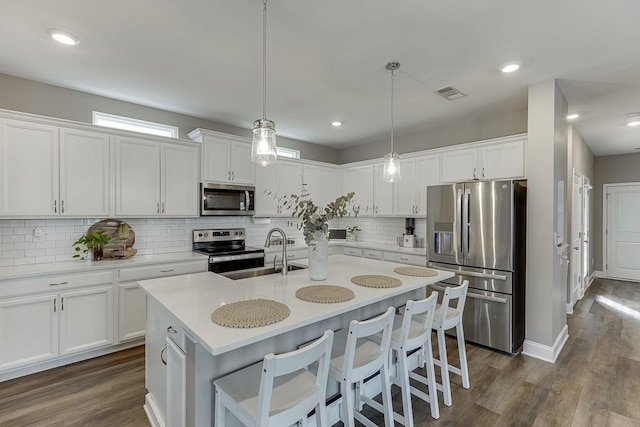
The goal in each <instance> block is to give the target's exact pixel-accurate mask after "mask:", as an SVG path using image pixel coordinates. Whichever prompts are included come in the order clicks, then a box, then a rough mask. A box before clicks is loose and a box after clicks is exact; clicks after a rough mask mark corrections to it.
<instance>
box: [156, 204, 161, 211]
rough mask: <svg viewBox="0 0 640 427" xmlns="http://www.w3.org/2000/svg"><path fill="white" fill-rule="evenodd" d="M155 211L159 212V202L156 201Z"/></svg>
mask: <svg viewBox="0 0 640 427" xmlns="http://www.w3.org/2000/svg"><path fill="white" fill-rule="evenodd" d="M156 211H157V212H158V213H160V202H158V203H156Z"/></svg>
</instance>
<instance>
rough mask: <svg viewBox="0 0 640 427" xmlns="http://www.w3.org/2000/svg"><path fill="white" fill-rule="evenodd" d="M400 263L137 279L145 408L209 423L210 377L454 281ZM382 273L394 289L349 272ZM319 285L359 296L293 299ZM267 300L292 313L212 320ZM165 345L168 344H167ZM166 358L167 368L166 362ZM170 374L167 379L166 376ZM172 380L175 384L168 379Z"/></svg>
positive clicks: (157, 417) (347, 260)
mask: <svg viewBox="0 0 640 427" xmlns="http://www.w3.org/2000/svg"><path fill="white" fill-rule="evenodd" d="M402 266H403V265H402V264H397V263H392V262H385V261H377V260H370V259H365V258H354V257H349V256H344V255H333V256H331V257H330V258H329V276H328V279H327V280H326V281H322V282H312V281H311V280H310V279H309V274H308V271H307V270H297V271H292V272H290V273H289V274H288V275H286V276H282V275H280V274H272V275H267V276H261V277H255V278H251V279H243V280H237V281H233V280H231V279H228V278H226V277H222V276H220V275H217V274H215V273H198V274H191V275H185V276H178V277H172V278H163V279H154V280H146V281H141V282H139V285H140V286H141V287H142V289H143V290H144V291H145V292H146V294H147V330H148V332H147V341H146V346H147V348H146V350H147V353H146V370H147V372H146V382H147V389H148V391H149V394H148V395H147V399H146V403H145V410H146V411H147V414H148V415H149V419H150V421H151V422H152V424H153V425H161V424H164V423H163V422H162V421H163V420H165V419H166V421H167V422H166V424H167V425H172V422H171V420H176V421H178V422H177V423H176V425H181V422H180V420H184V421H185V424H186V425H188V426H208V425H212V420H213V417H212V415H213V410H212V380H214V379H216V378H218V377H221V376H223V375H225V374H227V373H229V372H233V371H235V370H237V369H239V368H242V367H244V366H247V365H249V364H252V363H255V362H257V361H260V360H262V358H263V356H264V355H265V354H267V353H270V352H274V353H281V352H285V351H290V350H293V349H295V348H297V346H299V345H300V344H302V343H305V342H308V341H310V340H313V339H316V338H318V337H319V336H320V335H322V333H323V332H324V331H325V330H326V329H329V328H330V329H333V330H338V329H341V328H345V327H347V326H348V324H349V322H350V321H351V320H353V319H358V320H362V319H367V318H370V317H372V316H375V315H377V314H380V313H382V312H384V311H385V310H386V309H387V308H388V307H389V306H391V305H393V306H399V305H402V304H404V302H405V301H406V300H408V299H411V298H413V299H417V298H423V297H424V295H425V286H427V285H430V284H433V283H436V282H438V281H440V280H443V279H446V278H449V277H451V276H452V273H448V272H443V271H440V272H438V276H435V277H411V276H403V275H399V274H396V273H394V271H393V270H394V268H396V267H402ZM361 274H381V275H386V276H391V277H395V278H398V279H400V280H401V281H402V285H401V286H399V287H395V288H368V287H362V286H357V285H354V284H353V283H351V277H353V276H356V275H361ZM312 284H313V285H316V284H330V285H339V286H344V287H347V288H349V289H351V290H352V291H353V292H354V294H355V298H354V299H352V300H350V301H347V302H343V303H336V304H317V303H310V302H305V301H302V300H299V299H298V298H296V296H295V292H296V290H298V289H299V288H301V287H304V286H308V285H312ZM257 298H264V299H270V300H274V301H278V302H281V303H283V304H286V305H287V306H288V307H289V309H290V310H291V313H290V315H289V316H288V317H287V318H286V319H284V320H282V321H280V322H278V323H274V324H272V325H269V326H264V327H258V328H247V329H238V328H227V327H222V326H218V325H216V324H215V323H213V322H212V321H211V313H212V312H213V311H214V310H215V309H216V308H218V307H221V306H223V305H225V304H228V303H232V302H236V301H242V300H249V299H257ZM165 343H166V344H165ZM165 361H166V362H167V366H166V367H165V366H164V363H165ZM165 378H166V380H164V379H165ZM167 381H168V382H169V383H170V384H167Z"/></svg>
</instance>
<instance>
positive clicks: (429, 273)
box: [393, 267, 438, 277]
mask: <svg viewBox="0 0 640 427" xmlns="http://www.w3.org/2000/svg"><path fill="white" fill-rule="evenodd" d="M393 271H394V272H396V273H398V274H404V275H405V276H416V277H433V276H437V275H438V272H437V271H435V270H431V269H430V268H424V267H397V268H394V269H393Z"/></svg>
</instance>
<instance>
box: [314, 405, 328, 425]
mask: <svg viewBox="0 0 640 427" xmlns="http://www.w3.org/2000/svg"><path fill="white" fill-rule="evenodd" d="M328 422H329V421H328V420H327V406H326V405H323V404H319V405H318V406H316V426H317V427H327V426H328V425H329V424H328Z"/></svg>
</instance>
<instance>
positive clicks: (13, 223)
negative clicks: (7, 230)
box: [2, 219, 24, 227]
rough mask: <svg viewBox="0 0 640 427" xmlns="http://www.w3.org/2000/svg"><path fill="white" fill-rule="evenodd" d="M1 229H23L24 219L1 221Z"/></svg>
mask: <svg viewBox="0 0 640 427" xmlns="http://www.w3.org/2000/svg"><path fill="white" fill-rule="evenodd" d="M2 227H24V219H3V220H2Z"/></svg>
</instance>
